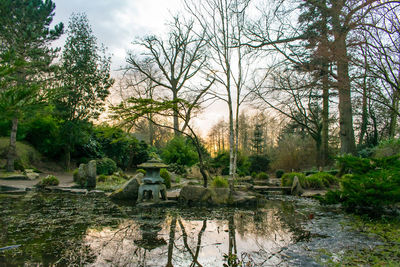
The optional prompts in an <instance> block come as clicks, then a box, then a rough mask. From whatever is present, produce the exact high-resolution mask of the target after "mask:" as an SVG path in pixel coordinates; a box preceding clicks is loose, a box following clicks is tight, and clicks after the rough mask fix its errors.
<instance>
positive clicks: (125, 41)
mask: <svg viewBox="0 0 400 267" xmlns="http://www.w3.org/2000/svg"><path fill="white" fill-rule="evenodd" d="M53 1H54V2H55V3H56V10H55V13H56V14H55V16H54V23H58V22H63V23H64V25H65V27H67V26H68V19H69V17H70V15H71V14H72V13H73V12H84V13H86V14H87V16H88V19H89V23H90V25H91V26H92V29H93V32H94V35H95V36H96V37H97V39H98V43H103V44H104V45H105V46H106V47H108V51H109V52H110V53H111V54H112V68H113V70H116V69H118V68H119V67H120V66H121V65H123V64H124V62H125V56H126V51H127V50H129V48H130V44H131V42H132V41H133V39H134V38H135V37H137V36H143V35H145V34H159V33H161V32H162V31H163V29H164V26H165V22H166V21H167V20H169V19H170V18H171V17H172V14H176V12H177V10H179V9H180V6H181V5H180V4H179V3H180V0H96V1H87V0H86V1H84V0H53ZM64 41H65V36H64V38H62V39H61V40H59V41H58V42H57V45H58V46H63V44H64Z"/></svg>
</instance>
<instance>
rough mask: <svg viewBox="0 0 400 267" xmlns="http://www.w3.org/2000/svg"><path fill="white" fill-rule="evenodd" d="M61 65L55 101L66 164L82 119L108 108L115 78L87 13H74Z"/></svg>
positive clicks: (92, 117)
mask: <svg viewBox="0 0 400 267" xmlns="http://www.w3.org/2000/svg"><path fill="white" fill-rule="evenodd" d="M67 34H68V37H67V40H66V43H65V45H64V50H63V53H62V58H61V65H60V73H59V80H60V83H61V84H60V87H59V88H58V89H57V91H56V93H55V99H54V103H55V106H56V110H57V113H58V116H59V118H61V119H62V120H63V128H64V130H63V133H64V134H65V138H64V151H65V160H66V168H67V169H69V165H70V153H71V151H73V148H74V143H75V142H76V138H78V137H79V135H78V133H79V125H81V122H85V121H89V120H90V119H96V118H98V116H99V115H100V112H101V111H103V110H104V100H105V99H106V97H107V96H108V95H109V89H110V87H111V86H112V85H113V83H114V80H113V79H112V78H111V77H110V58H109V57H107V56H106V55H105V49H104V48H100V47H98V45H97V40H96V37H95V36H94V35H93V32H92V29H91V27H90V25H89V21H88V19H87V17H86V15H85V14H72V15H71V17H70V21H69V24H68V29H67Z"/></svg>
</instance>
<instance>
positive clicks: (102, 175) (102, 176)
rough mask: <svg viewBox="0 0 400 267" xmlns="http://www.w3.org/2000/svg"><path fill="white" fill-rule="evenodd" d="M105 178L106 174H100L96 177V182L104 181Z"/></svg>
mask: <svg viewBox="0 0 400 267" xmlns="http://www.w3.org/2000/svg"><path fill="white" fill-rule="evenodd" d="M106 180H107V176H106V175H105V174H100V175H99V176H98V177H97V182H100V183H101V182H105V181H106Z"/></svg>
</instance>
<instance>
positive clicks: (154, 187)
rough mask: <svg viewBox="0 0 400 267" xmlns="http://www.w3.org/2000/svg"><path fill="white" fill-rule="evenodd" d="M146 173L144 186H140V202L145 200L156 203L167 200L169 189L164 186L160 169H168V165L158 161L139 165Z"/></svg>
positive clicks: (143, 180) (152, 160)
mask: <svg viewBox="0 0 400 267" xmlns="http://www.w3.org/2000/svg"><path fill="white" fill-rule="evenodd" d="M138 167H139V168H142V169H144V170H145V171H146V175H145V176H144V177H143V179H142V184H141V185H140V186H139V195H138V202H141V201H143V200H144V199H149V200H150V199H152V200H153V201H155V202H158V201H160V195H161V199H162V200H167V188H166V186H165V184H164V179H163V178H161V177H160V169H161V168H166V167H168V165H166V164H164V163H162V162H161V161H159V160H157V159H154V158H153V159H151V160H149V161H147V162H145V163H142V164H140V165H138Z"/></svg>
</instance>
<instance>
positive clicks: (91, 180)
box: [86, 160, 96, 188]
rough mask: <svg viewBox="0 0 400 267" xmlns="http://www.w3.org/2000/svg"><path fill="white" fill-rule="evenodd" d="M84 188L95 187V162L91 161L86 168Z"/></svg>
mask: <svg viewBox="0 0 400 267" xmlns="http://www.w3.org/2000/svg"><path fill="white" fill-rule="evenodd" d="M86 187H88V188H95V187H96V161H95V160H91V161H89V163H88V164H87V166H86Z"/></svg>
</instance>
